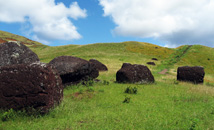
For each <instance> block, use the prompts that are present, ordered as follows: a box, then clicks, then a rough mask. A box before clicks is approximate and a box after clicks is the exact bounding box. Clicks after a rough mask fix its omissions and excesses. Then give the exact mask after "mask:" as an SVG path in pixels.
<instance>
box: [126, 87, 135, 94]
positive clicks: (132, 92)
mask: <svg viewBox="0 0 214 130" xmlns="http://www.w3.org/2000/svg"><path fill="white" fill-rule="evenodd" d="M125 93H128V94H137V87H130V86H129V87H127V88H126V90H125Z"/></svg>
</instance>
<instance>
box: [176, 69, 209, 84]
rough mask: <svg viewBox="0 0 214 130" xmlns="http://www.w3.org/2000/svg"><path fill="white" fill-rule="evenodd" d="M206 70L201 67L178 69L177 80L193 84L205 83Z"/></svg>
mask: <svg viewBox="0 0 214 130" xmlns="http://www.w3.org/2000/svg"><path fill="white" fill-rule="evenodd" d="M204 75H205V72H204V68H203V67H200V66H194V67H190V66H182V67H178V70H177V80H179V81H188V82H193V83H196V84H198V83H203V82H204Z"/></svg>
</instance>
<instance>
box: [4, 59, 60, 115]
mask: <svg viewBox="0 0 214 130" xmlns="http://www.w3.org/2000/svg"><path fill="white" fill-rule="evenodd" d="M62 98H63V86H62V81H61V78H60V76H59V75H58V74H57V73H56V70H55V69H54V68H53V67H52V66H50V65H47V64H44V63H39V62H37V63H32V64H19V65H10V66H4V67H0V108H1V109H10V108H12V109H15V110H23V109H26V110H28V109H29V108H34V109H35V110H37V111H39V112H40V113H47V112H48V111H49V109H50V108H53V107H54V106H55V105H57V104H59V103H60V102H61V100H62Z"/></svg>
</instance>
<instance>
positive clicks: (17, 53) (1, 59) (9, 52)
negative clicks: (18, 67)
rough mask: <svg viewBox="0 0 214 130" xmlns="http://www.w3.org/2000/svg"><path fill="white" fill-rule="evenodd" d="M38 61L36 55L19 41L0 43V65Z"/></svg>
mask: <svg viewBox="0 0 214 130" xmlns="http://www.w3.org/2000/svg"><path fill="white" fill-rule="evenodd" d="M37 61H39V58H38V56H37V55H36V54H35V53H34V52H33V51H31V50H30V49H29V48H28V47H26V46H25V45H23V44H21V43H20V42H15V41H14V42H6V43H2V44H0V66H6V65H13V64H30V63H34V62H37Z"/></svg>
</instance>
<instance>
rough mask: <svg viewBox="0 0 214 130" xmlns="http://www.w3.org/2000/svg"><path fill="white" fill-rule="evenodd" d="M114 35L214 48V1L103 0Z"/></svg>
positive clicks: (102, 4) (169, 43)
mask: <svg viewBox="0 0 214 130" xmlns="http://www.w3.org/2000/svg"><path fill="white" fill-rule="evenodd" d="M99 1H100V5H101V6H103V10H104V16H110V17H111V18H112V20H113V21H114V23H115V24H116V25H117V26H116V28H115V29H114V30H113V32H114V34H116V35H122V36H133V37H141V38H157V39H159V40H162V41H166V42H167V43H168V44H167V45H168V46H170V45H173V46H176V45H181V44H204V45H209V46H212V47H214V37H213V34H214V17H213V14H214V0H171V1H170V0H99Z"/></svg>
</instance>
